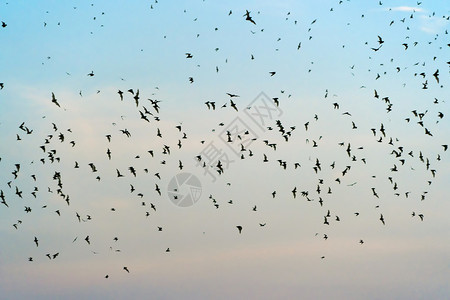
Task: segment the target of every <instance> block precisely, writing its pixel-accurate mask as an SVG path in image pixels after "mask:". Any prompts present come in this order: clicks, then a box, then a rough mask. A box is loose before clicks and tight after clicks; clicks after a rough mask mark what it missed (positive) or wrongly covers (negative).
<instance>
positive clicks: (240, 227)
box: [236, 225, 242, 233]
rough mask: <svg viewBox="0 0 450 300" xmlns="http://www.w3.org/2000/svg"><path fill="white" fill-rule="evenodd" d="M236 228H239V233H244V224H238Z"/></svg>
mask: <svg viewBox="0 0 450 300" xmlns="http://www.w3.org/2000/svg"><path fill="white" fill-rule="evenodd" d="M236 228H237V229H238V231H239V233H242V226H241V225H237V226H236Z"/></svg>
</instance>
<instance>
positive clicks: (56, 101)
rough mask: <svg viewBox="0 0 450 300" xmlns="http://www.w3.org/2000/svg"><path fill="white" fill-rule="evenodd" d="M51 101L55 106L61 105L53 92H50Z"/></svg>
mask: <svg viewBox="0 0 450 300" xmlns="http://www.w3.org/2000/svg"><path fill="white" fill-rule="evenodd" d="M52 103H54V104H55V105H56V106H58V107H61V106H60V105H59V103H58V100H57V99H56V97H55V94H54V93H52Z"/></svg>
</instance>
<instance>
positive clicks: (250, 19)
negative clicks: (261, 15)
mask: <svg viewBox="0 0 450 300" xmlns="http://www.w3.org/2000/svg"><path fill="white" fill-rule="evenodd" d="M244 17H245V20H246V21H249V22H251V23H253V24H254V25H256V23H255V21H254V20H253V19H252V17H251V16H250V12H249V11H248V10H245V14H244Z"/></svg>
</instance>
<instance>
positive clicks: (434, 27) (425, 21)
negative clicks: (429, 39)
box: [420, 16, 449, 34]
mask: <svg viewBox="0 0 450 300" xmlns="http://www.w3.org/2000/svg"><path fill="white" fill-rule="evenodd" d="M448 23H449V21H448V20H446V19H442V18H438V17H429V16H421V27H420V30H422V31H424V32H427V33H430V34H436V33H439V32H441V31H442V30H443V29H444V28H445V27H446V25H447V24H448Z"/></svg>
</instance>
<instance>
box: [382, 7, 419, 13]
mask: <svg viewBox="0 0 450 300" xmlns="http://www.w3.org/2000/svg"><path fill="white" fill-rule="evenodd" d="M389 10H393V11H404V12H423V11H424V10H423V9H422V8H420V7H412V6H396V7H391V8H389Z"/></svg>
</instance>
